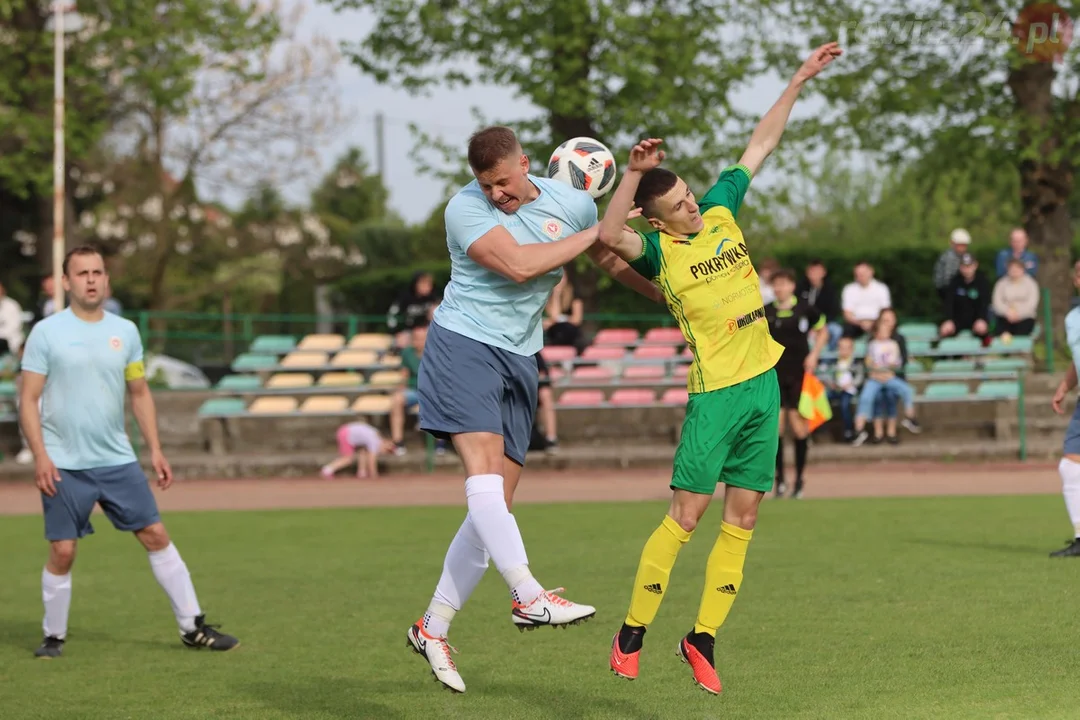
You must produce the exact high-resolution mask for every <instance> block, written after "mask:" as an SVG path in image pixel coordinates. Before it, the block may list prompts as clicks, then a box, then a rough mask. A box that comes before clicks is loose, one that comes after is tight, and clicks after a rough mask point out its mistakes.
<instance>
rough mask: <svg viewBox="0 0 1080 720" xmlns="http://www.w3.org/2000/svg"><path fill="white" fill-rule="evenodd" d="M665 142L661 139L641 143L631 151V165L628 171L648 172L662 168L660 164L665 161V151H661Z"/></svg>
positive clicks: (649, 139)
mask: <svg viewBox="0 0 1080 720" xmlns="http://www.w3.org/2000/svg"><path fill="white" fill-rule="evenodd" d="M663 142H664V141H663V140H661V139H660V138H648V139H647V140H642V141H641V142H639V143H638V144H637V145H635V146H634V147H633V148H632V149H631V150H630V164H629V165H628V166H627V169H628V170H633V171H635V172H648V171H649V170H652V169H653V168H656V167H660V163H662V162H663V161H664V151H663V150H661V149H660V146H661V145H662V144H663Z"/></svg>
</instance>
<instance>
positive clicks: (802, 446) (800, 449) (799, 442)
mask: <svg viewBox="0 0 1080 720" xmlns="http://www.w3.org/2000/svg"><path fill="white" fill-rule="evenodd" d="M806 451H807V442H806V438H802V439H796V440H795V485H796V486H798V487H802V483H803V477H802V475H803V470H805V469H806Z"/></svg>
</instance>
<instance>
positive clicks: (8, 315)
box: [0, 285, 23, 355]
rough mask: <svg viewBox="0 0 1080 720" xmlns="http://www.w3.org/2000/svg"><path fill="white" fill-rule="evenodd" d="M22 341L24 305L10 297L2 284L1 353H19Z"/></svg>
mask: <svg viewBox="0 0 1080 720" xmlns="http://www.w3.org/2000/svg"><path fill="white" fill-rule="evenodd" d="M22 341H23V316H22V306H21V305H19V303H18V302H16V300H15V299H14V298H11V297H8V294H7V291H6V290H4V286H3V285H0V355H7V354H8V353H11V354H12V355H14V354H16V353H18V352H19V348H20V347H22Z"/></svg>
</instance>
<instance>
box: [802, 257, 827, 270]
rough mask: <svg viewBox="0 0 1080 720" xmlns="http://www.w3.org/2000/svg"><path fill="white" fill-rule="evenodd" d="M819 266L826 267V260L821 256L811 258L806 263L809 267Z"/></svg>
mask: <svg viewBox="0 0 1080 720" xmlns="http://www.w3.org/2000/svg"><path fill="white" fill-rule="evenodd" d="M818 266H820V267H825V261H824V260H822V259H821V258H817V257H816V258H810V262H808V263H806V267H808V268H812V267H818Z"/></svg>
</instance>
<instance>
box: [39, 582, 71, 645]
mask: <svg viewBox="0 0 1080 720" xmlns="http://www.w3.org/2000/svg"><path fill="white" fill-rule="evenodd" d="M41 599H42V601H44V603H45V619H44V620H43V621H42V623H41V629H42V630H44V631H45V634H46V635H47V636H49V637H55V638H60V639H61V640H63V639H64V638H65V637H67V627H68V612H69V611H70V610H71V573H68V574H67V575H53V574H52V573H51V572H49V571H48V570H42V571H41Z"/></svg>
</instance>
